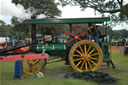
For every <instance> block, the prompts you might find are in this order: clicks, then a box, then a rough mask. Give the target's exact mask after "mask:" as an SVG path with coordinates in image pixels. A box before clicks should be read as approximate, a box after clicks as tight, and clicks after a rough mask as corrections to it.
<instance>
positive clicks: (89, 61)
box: [69, 40, 103, 72]
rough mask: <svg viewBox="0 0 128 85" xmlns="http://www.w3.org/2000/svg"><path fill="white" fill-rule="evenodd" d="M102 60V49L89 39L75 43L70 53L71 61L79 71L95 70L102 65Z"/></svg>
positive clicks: (73, 66)
mask: <svg viewBox="0 0 128 85" xmlns="http://www.w3.org/2000/svg"><path fill="white" fill-rule="evenodd" d="M102 61H103V54H102V50H101V49H100V47H99V46H98V45H97V44H96V43H94V42H92V41H89V40H82V41H80V42H78V43H76V44H74V45H73V47H72V48H71V50H70V53H69V62H70V64H71V66H72V68H73V69H74V70H75V71H77V72H87V71H95V70H97V69H98V68H99V67H100V66H101V64H102Z"/></svg>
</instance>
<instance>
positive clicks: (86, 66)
mask: <svg viewBox="0 0 128 85" xmlns="http://www.w3.org/2000/svg"><path fill="white" fill-rule="evenodd" d="M85 69H86V71H88V65H87V62H86V61H85Z"/></svg>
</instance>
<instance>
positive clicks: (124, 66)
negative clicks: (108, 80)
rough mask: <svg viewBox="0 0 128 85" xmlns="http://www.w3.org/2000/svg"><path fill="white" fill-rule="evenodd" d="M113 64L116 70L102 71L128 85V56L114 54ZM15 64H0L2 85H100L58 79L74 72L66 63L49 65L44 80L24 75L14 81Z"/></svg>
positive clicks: (110, 68)
mask: <svg viewBox="0 0 128 85" xmlns="http://www.w3.org/2000/svg"><path fill="white" fill-rule="evenodd" d="M112 59H113V62H114V64H115V66H116V69H112V67H111V66H110V67H109V68H107V66H106V63H104V64H105V66H102V67H101V68H100V70H101V71H104V72H108V73H109V74H110V75H111V76H113V77H115V78H118V79H119V85H127V84H128V56H124V55H123V54H119V53H118V54H112ZM14 65H15V62H0V85H98V84H96V83H94V82H88V81H85V80H79V79H72V78H69V79H65V78H60V77H56V75H57V74H64V73H71V72H73V70H72V68H71V67H70V66H65V65H64V62H58V63H52V64H47V66H46V68H45V76H44V77H43V78H39V79H38V78H33V77H32V76H28V75H24V79H23V80H20V79H16V80H13V75H14Z"/></svg>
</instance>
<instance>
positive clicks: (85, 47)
mask: <svg viewBox="0 0 128 85" xmlns="http://www.w3.org/2000/svg"><path fill="white" fill-rule="evenodd" d="M84 52H85V54H87V52H86V45H84Z"/></svg>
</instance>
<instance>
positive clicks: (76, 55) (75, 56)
mask: <svg viewBox="0 0 128 85" xmlns="http://www.w3.org/2000/svg"><path fill="white" fill-rule="evenodd" d="M72 56H75V57H81V55H72Z"/></svg>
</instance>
